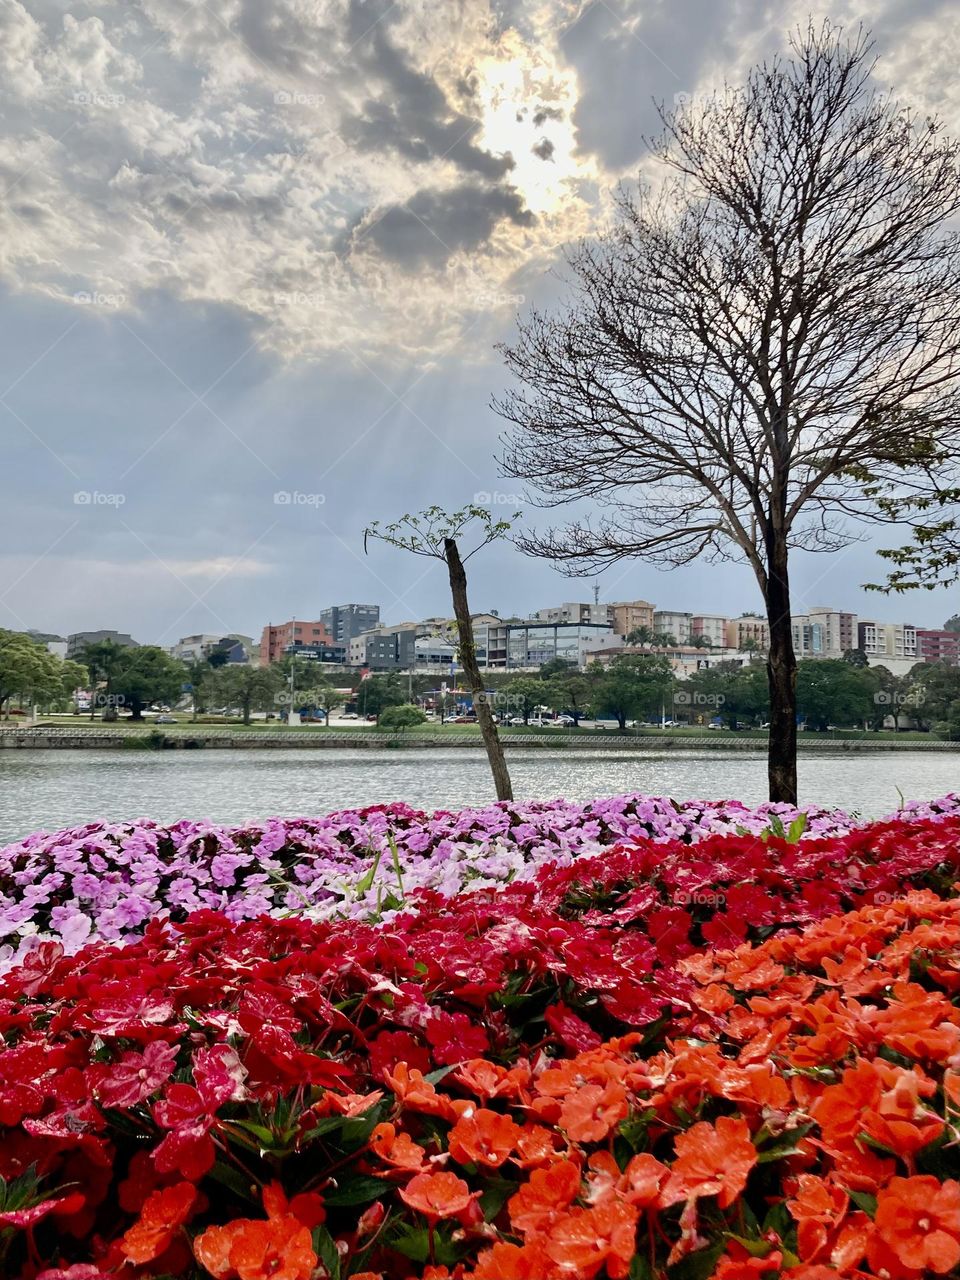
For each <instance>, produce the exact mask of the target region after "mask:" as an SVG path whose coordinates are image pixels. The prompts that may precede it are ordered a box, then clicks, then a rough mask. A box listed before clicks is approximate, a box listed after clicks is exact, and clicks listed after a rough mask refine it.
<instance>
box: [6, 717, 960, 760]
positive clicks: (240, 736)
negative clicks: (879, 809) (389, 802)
mask: <svg viewBox="0 0 960 1280" xmlns="http://www.w3.org/2000/svg"><path fill="white" fill-rule="evenodd" d="M501 741H502V742H503V746H504V750H505V751H512V750H514V749H515V748H516V749H522V750H534V751H537V750H539V751H543V750H560V751H584V750H590V749H596V750H599V751H620V752H623V751H635V752H637V753H638V754H640V753H642V752H645V751H650V750H655V751H664V750H666V751H684V750H694V751H700V750H702V749H704V748H706V749H707V750H712V751H728V752H729V751H757V752H763V751H765V750H766V746H767V740H766V738H747V737H737V736H735V735H733V734H728V735H714V734H711V735H707V734H704V735H702V736H697V737H672V736H670V735H669V734H663V735H660V734H651V735H649V736H643V737H636V736H632V735H631V736H627V735H626V734H619V733H610V734H608V735H600V734H595V733H592V734H587V733H583V734H576V733H564V735H563V736H562V737H561V736H560V735H555V734H523V735H517V736H516V737H511V736H504V737H503V738H502V739H501ZM438 747H441V748H442V747H451V748H453V749H455V750H461V749H466V748H471V747H472V748H474V749H476V750H483V742H482V741H481V739H480V738H479V737H478V736H477V735H476V734H442V735H440V734H432V735H431V734H421V733H417V734H416V735H413V734H391V733H372V732H365V733H363V734H362V735H361V734H359V733H356V732H352V731H347V732H339V733H338V732H336V731H335V730H327V729H317V730H316V731H315V732H311V733H304V732H295V733H291V732H289V731H286V730H282V729H268V730H264V731H263V732H262V733H258V732H257V731H256V730H255V729H254V730H250V729H244V730H231V729H192V728H190V727H188V726H183V727H177V728H175V729H173V731H166V730H165V731H163V732H161V731H159V730H158V729H155V728H151V726H150V725H149V724H145V725H144V726H143V729H142V730H139V729H129V728H125V729H122V730H115V729H109V728H103V727H100V726H97V727H85V728H79V727H78V728H69V727H55V728H44V727H40V728H26V727H15V728H3V729H0V750H7V751H17V750H20V751H38V750H39V751H50V750H53V751H56V750H100V751H112V750H116V751H131V750H132V751H190V750H194V751H195V750H203V751H237V750H243V749H245V748H246V749H256V750H261V749H263V748H276V749H277V750H290V749H297V748H306V749H315V748H316V749H320V750H323V749H327V750H354V751H370V750H384V749H386V750H417V749H420V750H425V749H429V750H435V749H436V748H438ZM799 750H800V752H801V753H806V752H808V751H812V752H817V751H821V752H822V751H832V752H877V751H930V752H951V751H954V752H956V751H960V742H946V741H942V740H940V739H931V740H926V741H925V740H923V739H916V738H909V739H905V740H903V741H898V740H896V739H881V740H879V741H877V740H871V739H870V738H869V737H863V738H814V737H810V738H806V739H805V738H804V737H803V736H802V735H801V737H800V742H799Z"/></svg>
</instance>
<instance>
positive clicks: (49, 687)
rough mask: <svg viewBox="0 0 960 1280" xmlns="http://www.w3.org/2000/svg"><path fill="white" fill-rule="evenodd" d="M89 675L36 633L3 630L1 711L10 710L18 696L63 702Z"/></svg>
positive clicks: (0, 638) (26, 701)
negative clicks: (50, 648)
mask: <svg viewBox="0 0 960 1280" xmlns="http://www.w3.org/2000/svg"><path fill="white" fill-rule="evenodd" d="M87 679H88V672H87V669H86V667H84V666H81V664H80V663H77V662H63V661H62V660H61V659H60V658H58V657H57V656H56V654H53V653H51V652H50V650H49V649H47V647H46V645H44V644H40V643H38V642H37V641H36V640H34V639H33V637H32V636H28V635H25V634H23V633H22V632H19V631H3V630H0V713H5V712H7V711H8V710H9V705H10V702H11V700H12V699H14V698H19V699H20V700H21V701H22V702H23V703H24V704H32V703H38V704H39V705H41V706H50V705H57V706H59V705H60V704H61V703H62V702H64V700H65V699H66V698H67V697H69V695H70V694H71V693H73V691H74V690H75V689H77V688H80V687H81V686H82V685H84V684H85V683H86V681H87Z"/></svg>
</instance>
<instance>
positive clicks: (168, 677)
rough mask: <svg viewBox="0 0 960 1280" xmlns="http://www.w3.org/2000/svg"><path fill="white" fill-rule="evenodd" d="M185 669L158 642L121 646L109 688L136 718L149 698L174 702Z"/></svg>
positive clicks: (147, 703) (150, 700) (184, 676)
mask: <svg viewBox="0 0 960 1280" xmlns="http://www.w3.org/2000/svg"><path fill="white" fill-rule="evenodd" d="M185 682H186V669H185V668H184V665H183V663H182V662H177V661H176V660H175V659H174V658H171V657H170V655H169V654H168V653H165V652H164V651H163V649H161V648H160V647H159V646H158V645H152V644H145V645H141V646H140V647H139V648H136V649H133V648H129V649H123V650H121V654H120V657H119V658H118V659H117V660H116V662H115V663H114V664H113V665H112V667H111V671H110V677H109V685H108V688H109V692H110V693H111V694H112V695H113V696H114V697H115V698H116V699H117V700H118V701H119V700H121V699H122V701H123V704H124V705H125V706H127V707H129V708H130V711H131V712H132V714H133V718H134V720H139V719H140V717H141V715H142V712H143V708H144V707H147V706H149V705H150V703H151V702H175V701H176V700H177V698H179V696H180V694H181V692H182V691H183V685H184V683H185Z"/></svg>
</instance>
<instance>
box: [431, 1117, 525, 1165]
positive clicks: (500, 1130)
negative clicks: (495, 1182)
mask: <svg viewBox="0 0 960 1280" xmlns="http://www.w3.org/2000/svg"><path fill="white" fill-rule="evenodd" d="M520 1133H521V1130H520V1126H519V1125H518V1124H514V1122H513V1121H512V1120H511V1119H510V1117H509V1116H502V1115H500V1113H499V1112H497V1111H488V1110H487V1109H486V1108H485V1107H480V1108H478V1109H477V1110H476V1111H474V1112H472V1113H471V1114H469V1115H462V1116H461V1117H460V1119H459V1120H458V1121H457V1123H456V1124H455V1125H454V1126H453V1128H452V1129H451V1130H450V1137H449V1148H450V1154H451V1155H452V1156H453V1158H454V1160H458V1161H459V1162H460V1164H479V1165H483V1166H484V1167H485V1168H487V1169H499V1167H500V1165H502V1164H503V1162H504V1160H506V1158H507V1156H509V1155H510V1153H511V1152H512V1151H513V1150H514V1148H515V1147H516V1145H517V1142H518V1140H519V1138H520Z"/></svg>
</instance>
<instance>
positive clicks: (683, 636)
mask: <svg viewBox="0 0 960 1280" xmlns="http://www.w3.org/2000/svg"><path fill="white" fill-rule="evenodd" d="M692 621H693V614H692V613H677V612H676V611H675V610H672V609H657V610H656V611H655V612H654V615H653V629H654V631H658V632H661V633H662V634H663V635H668V636H673V638H674V640H676V642H677V644H689V643H690V624H691V622H692ZM722 643H723V641H722V640H721V644H722Z"/></svg>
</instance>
